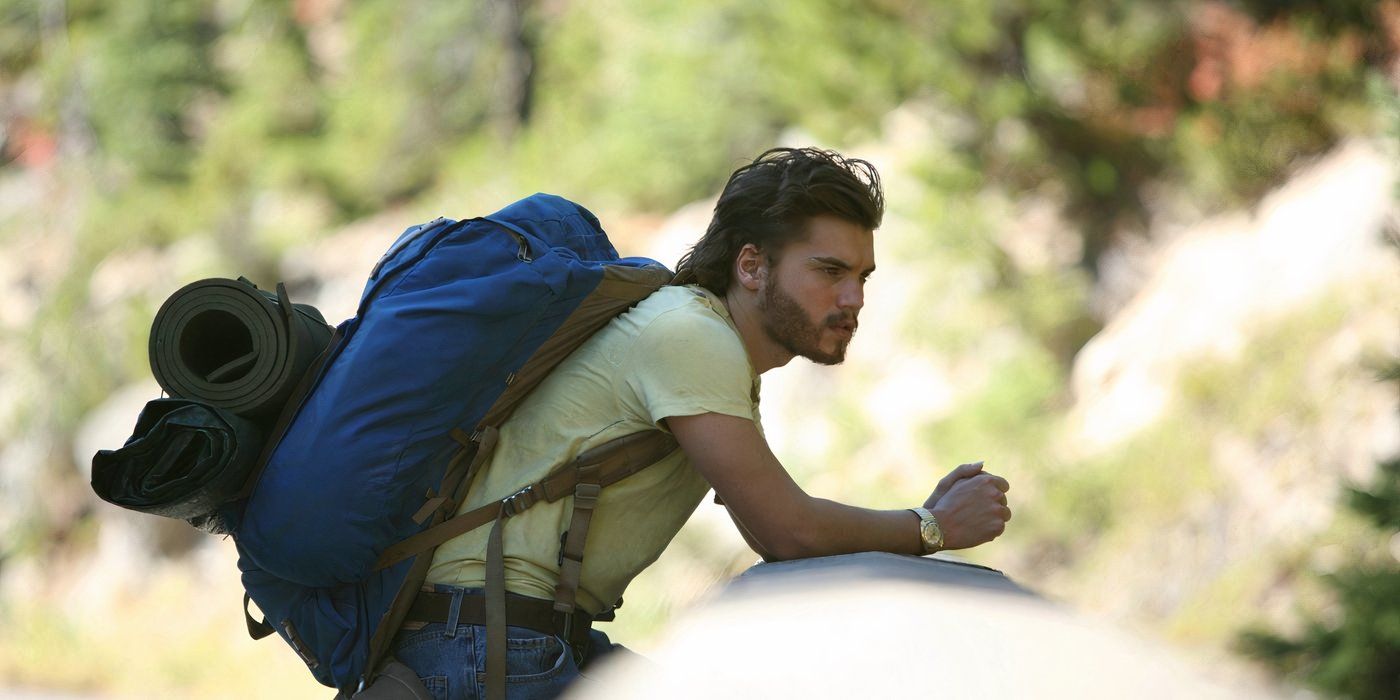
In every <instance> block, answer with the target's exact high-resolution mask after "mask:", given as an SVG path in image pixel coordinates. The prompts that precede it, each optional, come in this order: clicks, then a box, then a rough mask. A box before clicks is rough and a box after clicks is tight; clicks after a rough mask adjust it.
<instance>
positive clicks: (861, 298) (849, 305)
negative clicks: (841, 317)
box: [836, 280, 865, 312]
mask: <svg viewBox="0 0 1400 700" xmlns="http://www.w3.org/2000/svg"><path fill="white" fill-rule="evenodd" d="M836 304H837V305H838V306H839V307H841V309H842V310H846V311H851V312H858V311H860V309H861V307H863V306H865V283H864V282H862V281H859V280H852V281H850V282H847V283H846V284H844V285H842V288H841V294H840V295H839V296H838V297H837V299H836Z"/></svg>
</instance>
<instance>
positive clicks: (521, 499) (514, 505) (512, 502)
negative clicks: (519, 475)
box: [501, 484, 539, 517]
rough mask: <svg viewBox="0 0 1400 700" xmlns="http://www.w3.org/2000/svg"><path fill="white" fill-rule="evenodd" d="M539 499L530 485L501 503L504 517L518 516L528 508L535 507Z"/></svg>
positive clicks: (533, 487)
mask: <svg viewBox="0 0 1400 700" xmlns="http://www.w3.org/2000/svg"><path fill="white" fill-rule="evenodd" d="M538 500H539V498H538V497H537V496H536V495H535V486H534V485H533V484H531V485H530V486H526V487H525V488H523V489H520V490H519V491H516V492H515V493H513V494H511V495H509V496H507V497H506V498H505V500H504V501H502V502H501V503H502V508H503V509H504V510H505V512H506V517H510V516H515V515H520V514H521V513H523V512H525V510H527V509H528V508H529V507H530V506H533V505H535V502H536V501H538Z"/></svg>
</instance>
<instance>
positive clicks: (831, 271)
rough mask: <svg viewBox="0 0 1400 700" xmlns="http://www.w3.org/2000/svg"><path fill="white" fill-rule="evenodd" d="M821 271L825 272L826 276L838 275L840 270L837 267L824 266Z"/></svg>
mask: <svg viewBox="0 0 1400 700" xmlns="http://www.w3.org/2000/svg"><path fill="white" fill-rule="evenodd" d="M822 272H825V273H826V274H827V276H828V277H840V276H841V273H842V270H841V268H839V267H826V268H822Z"/></svg>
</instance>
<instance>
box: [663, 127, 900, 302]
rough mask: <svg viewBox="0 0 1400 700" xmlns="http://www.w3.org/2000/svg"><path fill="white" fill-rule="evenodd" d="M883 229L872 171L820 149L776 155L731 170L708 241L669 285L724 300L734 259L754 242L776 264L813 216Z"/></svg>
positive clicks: (777, 150)
mask: <svg viewBox="0 0 1400 700" xmlns="http://www.w3.org/2000/svg"><path fill="white" fill-rule="evenodd" d="M823 215H826V216H835V217H837V218H840V219H844V220H846V221H849V222H851V223H854V224H857V225H859V226H862V227H864V228H866V229H869V230H872V231H873V230H875V229H877V228H879V227H880V220H881V219H883V218H884V215H885V195H884V192H883V191H882V190H881V188H880V174H879V173H878V172H876V171H875V166H873V165H871V164H870V163H868V162H866V161H864V160H860V159H859V158H846V157H844V156H842V155H841V154H839V153H836V152H835V151H826V150H822V149H819V148H773V149H769V150H767V151H764V152H763V154H762V155H760V156H759V157H757V158H755V159H754V161H753V162H752V163H749V164H748V165H745V166H744V167H742V168H739V169H738V170H735V171H734V173H733V174H732V175H730V176H729V182H727V183H725V185H724V191H723V192H722V193H721V194H720V196H719V202H718V203H716V204H715V215H714V218H713V219H711V220H710V226H709V228H707V229H706V230H705V235H704V236H703V237H701V238H700V240H699V241H698V242H697V243H696V244H695V246H694V247H692V248H691V249H690V252H688V253H686V254H685V255H683V256H682V257H681V259H680V262H678V263H676V277H675V279H674V280H673V281H672V284H699V285H700V286H702V287H705V288H706V289H708V290H710V291H711V292H714V293H715V294H717V295H720V296H723V295H724V294H725V292H727V291H728V289H729V285H730V282H731V281H732V280H731V277H732V275H733V266H734V258H735V256H737V255H738V254H739V249H740V248H743V247H744V245H745V244H747V243H752V244H754V245H755V246H756V247H757V248H758V249H759V250H761V251H763V253H764V254H765V255H766V256H768V258H769V259H770V260H776V259H777V256H778V254H779V253H780V252H781V251H782V249H783V246H785V245H787V244H788V243H791V242H793V241H796V240H801V239H802V238H804V237H805V236H806V235H807V229H806V224H807V222H808V221H809V220H811V219H812V218H813V217H816V216H823Z"/></svg>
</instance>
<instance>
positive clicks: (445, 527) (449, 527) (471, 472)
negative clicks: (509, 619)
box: [374, 427, 500, 570]
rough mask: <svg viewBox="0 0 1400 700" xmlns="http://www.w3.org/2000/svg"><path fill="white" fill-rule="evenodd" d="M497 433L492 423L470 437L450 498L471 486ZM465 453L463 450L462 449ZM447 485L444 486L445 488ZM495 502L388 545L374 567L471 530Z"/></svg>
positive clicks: (492, 510) (491, 511) (488, 515)
mask: <svg viewBox="0 0 1400 700" xmlns="http://www.w3.org/2000/svg"><path fill="white" fill-rule="evenodd" d="M499 435H500V433H499V432H498V431H497V430H496V429H495V428H492V427H487V428H484V429H483V430H481V431H480V432H478V433H477V434H476V435H475V436H474V437H473V440H476V441H477V448H476V452H475V454H473V455H472V461H471V464H469V465H467V472H466V475H465V476H464V477H463V478H462V481H461V484H460V485H454V486H455V488H452V489H451V491H452V492H453V493H454V495H455V496H456V498H454V502H459V501H460V500H461V498H462V497H463V496H465V493H466V491H467V489H469V488H471V482H472V480H474V479H475V478H476V475H477V474H478V473H480V471H481V466H482V465H483V464H485V463H486V461H487V460H488V459H490V457H491V453H492V452H494V451H495V450H496V440H497V438H498V437H499ZM462 454H465V453H462ZM446 490H447V489H444V492H446ZM498 505H499V504H496V503H488V504H486V505H485V506H482V507H480V508H477V509H476V510H473V511H470V512H467V513H464V514H462V515H458V516H455V517H452V518H449V519H447V520H444V521H442V522H440V523H438V524H437V525H434V526H432V527H430V528H428V529H426V530H424V531H422V532H420V533H418V534H416V535H413V536H412V537H409V538H408V539H405V540H403V541H401V542H399V543H398V544H395V545H391V546H390V547H388V548H387V549H385V550H384V551H383V552H381V553H380V555H379V559H378V561H376V562H375V563H374V568H375V570H379V569H383V568H385V567H387V566H393V565H394V564H397V563H399V562H401V561H403V560H405V559H407V558H409V557H411V556H414V555H416V554H419V553H421V552H424V551H427V550H428V549H429V548H432V547H436V546H438V545H440V544H442V543H443V542H446V541H448V540H450V539H452V538H453V537H456V536H458V535H461V534H463V533H467V532H471V531H472V530H475V529H476V528H478V527H481V526H482V525H485V524H486V523H489V522H491V519H492V518H493V517H495V510H496V509H497V507H498Z"/></svg>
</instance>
